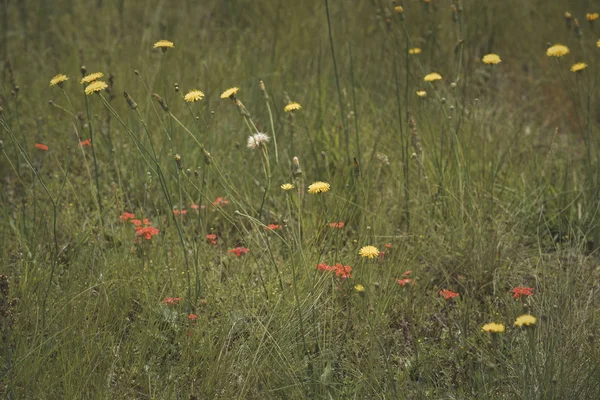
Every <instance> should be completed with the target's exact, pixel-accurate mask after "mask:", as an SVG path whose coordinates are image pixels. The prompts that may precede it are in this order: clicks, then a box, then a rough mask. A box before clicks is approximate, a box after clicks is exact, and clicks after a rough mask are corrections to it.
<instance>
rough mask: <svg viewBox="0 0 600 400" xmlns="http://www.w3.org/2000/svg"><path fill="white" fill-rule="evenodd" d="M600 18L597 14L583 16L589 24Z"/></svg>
mask: <svg viewBox="0 0 600 400" xmlns="http://www.w3.org/2000/svg"><path fill="white" fill-rule="evenodd" d="M599 17H600V14H598V13H587V14H585V18H586V19H587V20H588V21H590V22H594V21H595V20H597V19H598V18H599Z"/></svg>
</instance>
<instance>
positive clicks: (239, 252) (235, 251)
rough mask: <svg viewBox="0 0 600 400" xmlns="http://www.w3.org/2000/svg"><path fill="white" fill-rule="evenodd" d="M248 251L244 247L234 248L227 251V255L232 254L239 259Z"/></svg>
mask: <svg viewBox="0 0 600 400" xmlns="http://www.w3.org/2000/svg"><path fill="white" fill-rule="evenodd" d="M249 251H250V249H247V248H245V247H236V248H235V249H231V250H227V252H228V253H233V254H235V255H236V256H237V257H241V256H242V255H244V254H246V253H247V252H249Z"/></svg>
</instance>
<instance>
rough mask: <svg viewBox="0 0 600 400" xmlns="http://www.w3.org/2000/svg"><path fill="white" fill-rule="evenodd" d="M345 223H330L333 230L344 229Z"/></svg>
mask: <svg viewBox="0 0 600 400" xmlns="http://www.w3.org/2000/svg"><path fill="white" fill-rule="evenodd" d="M344 225H345V224H344V223H343V222H330V223H329V226H330V227H332V228H340V229H341V228H343V227H344Z"/></svg>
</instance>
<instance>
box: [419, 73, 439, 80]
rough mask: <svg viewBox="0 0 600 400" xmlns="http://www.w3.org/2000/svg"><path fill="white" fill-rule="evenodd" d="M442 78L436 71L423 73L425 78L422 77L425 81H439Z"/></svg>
mask: <svg viewBox="0 0 600 400" xmlns="http://www.w3.org/2000/svg"><path fill="white" fill-rule="evenodd" d="M441 79H442V76H441V75H440V74H438V73H437V72H432V73H430V74H427V75H425V78H423V80H424V81H425V82H433V81H439V80H441Z"/></svg>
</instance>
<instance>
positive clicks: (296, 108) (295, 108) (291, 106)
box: [283, 102, 302, 112]
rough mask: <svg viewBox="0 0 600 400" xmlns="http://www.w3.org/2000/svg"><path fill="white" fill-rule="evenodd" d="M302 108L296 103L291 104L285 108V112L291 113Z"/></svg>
mask: <svg viewBox="0 0 600 400" xmlns="http://www.w3.org/2000/svg"><path fill="white" fill-rule="evenodd" d="M301 108H302V106H301V105H300V104H298V103H296V102H293V103H290V104H288V105H287V106H285V108H284V109H283V111H285V112H290V111H296V110H299V109H301Z"/></svg>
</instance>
